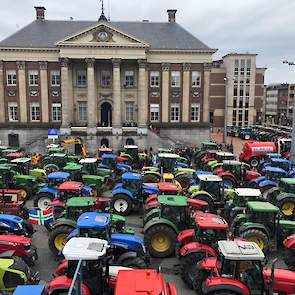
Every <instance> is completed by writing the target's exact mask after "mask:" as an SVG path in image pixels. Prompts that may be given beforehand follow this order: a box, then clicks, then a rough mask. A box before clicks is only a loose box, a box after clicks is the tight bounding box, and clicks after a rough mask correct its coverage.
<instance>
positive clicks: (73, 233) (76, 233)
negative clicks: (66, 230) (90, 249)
mask: <svg viewBox="0 0 295 295" xmlns="http://www.w3.org/2000/svg"><path fill="white" fill-rule="evenodd" d="M78 236H79V232H78V229H77V228H75V229H74V230H73V231H72V232H71V233H70V234H69V235H68V237H67V241H69V240H70V239H71V238H76V237H78Z"/></svg>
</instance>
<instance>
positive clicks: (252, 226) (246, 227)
mask: <svg viewBox="0 0 295 295" xmlns="http://www.w3.org/2000/svg"><path fill="white" fill-rule="evenodd" d="M250 229H258V230H261V231H262V232H264V233H265V234H266V235H267V236H268V237H269V236H270V234H269V232H268V230H267V228H266V227H265V226H264V225H263V224H261V223H254V222H245V223H243V224H242V225H241V226H240V228H239V233H240V234H242V233H243V232H245V231H247V230H250Z"/></svg>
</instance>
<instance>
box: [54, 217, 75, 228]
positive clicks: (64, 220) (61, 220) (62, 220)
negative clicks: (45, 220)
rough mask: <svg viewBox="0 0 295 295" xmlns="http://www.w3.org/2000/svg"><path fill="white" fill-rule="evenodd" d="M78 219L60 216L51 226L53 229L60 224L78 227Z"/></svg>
mask: <svg viewBox="0 0 295 295" xmlns="http://www.w3.org/2000/svg"><path fill="white" fill-rule="evenodd" d="M76 224H77V223H76V221H74V220H71V219H67V218H59V219H58V220H57V221H56V222H55V223H54V224H53V225H52V227H51V230H53V229H55V228H57V227H59V226H62V225H67V226H71V227H73V228H75V227H76Z"/></svg>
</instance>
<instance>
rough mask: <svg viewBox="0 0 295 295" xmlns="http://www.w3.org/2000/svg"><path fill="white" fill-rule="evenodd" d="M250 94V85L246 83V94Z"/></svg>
mask: <svg viewBox="0 0 295 295" xmlns="http://www.w3.org/2000/svg"><path fill="white" fill-rule="evenodd" d="M249 95H250V85H246V90H245V96H249Z"/></svg>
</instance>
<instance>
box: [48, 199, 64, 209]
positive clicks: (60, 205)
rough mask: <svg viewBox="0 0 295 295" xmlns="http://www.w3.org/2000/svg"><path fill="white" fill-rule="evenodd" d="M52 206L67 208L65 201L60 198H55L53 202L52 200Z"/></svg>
mask: <svg viewBox="0 0 295 295" xmlns="http://www.w3.org/2000/svg"><path fill="white" fill-rule="evenodd" d="M50 206H51V207H57V206H59V207H64V208H65V203H64V202H63V201H60V200H54V201H52V202H50Z"/></svg>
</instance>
